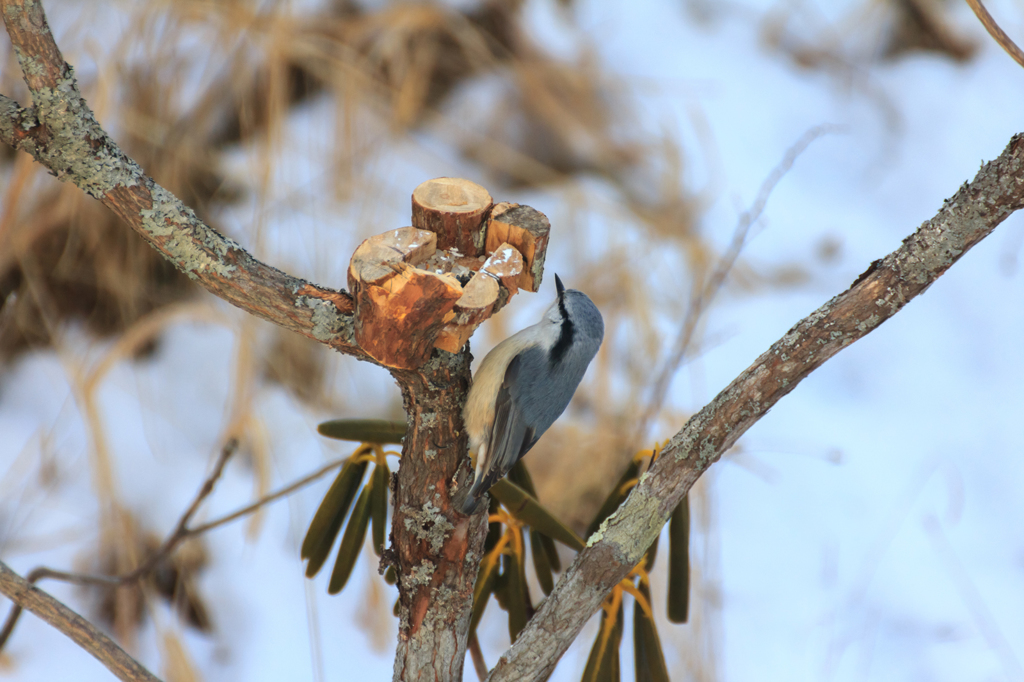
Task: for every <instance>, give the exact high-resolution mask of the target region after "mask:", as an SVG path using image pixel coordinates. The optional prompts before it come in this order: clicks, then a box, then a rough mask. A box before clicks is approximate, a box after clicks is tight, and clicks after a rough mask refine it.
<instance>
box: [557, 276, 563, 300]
mask: <svg viewBox="0 0 1024 682" xmlns="http://www.w3.org/2000/svg"><path fill="white" fill-rule="evenodd" d="M555 289H556V290H558V298H562V294H564V293H565V287H564V286H562V280H561V279H560V278H559V277H558V275H555Z"/></svg>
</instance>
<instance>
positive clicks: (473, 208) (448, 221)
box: [412, 178, 501, 256]
mask: <svg viewBox="0 0 1024 682" xmlns="http://www.w3.org/2000/svg"><path fill="white" fill-rule="evenodd" d="M493 204H494V201H493V200H492V199H491V195H490V193H489V192H488V191H487V190H486V189H484V188H483V187H481V186H480V185H478V184H476V183H475V182H470V181H469V180H463V179H462V178H434V179H433V180H427V181H426V182H424V183H422V184H421V185H420V186H419V187H417V188H416V189H415V190H414V191H413V193H412V224H413V226H414V227H416V228H419V229H421V230H427V231H429V232H433V233H434V234H436V235H437V248H439V249H444V250H449V249H452V248H456V249H458V250H459V253H461V254H462V255H464V256H479V255H481V254H483V252H484V230H485V228H486V219H487V214H488V212H489V211H490V210H491V206H492V205H493ZM497 243H498V244H500V243H501V242H497Z"/></svg>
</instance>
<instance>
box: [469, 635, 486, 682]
mask: <svg viewBox="0 0 1024 682" xmlns="http://www.w3.org/2000/svg"><path fill="white" fill-rule="evenodd" d="M469 657H470V658H471V659H473V667H474V668H476V676H477V677H479V678H480V682H484V680H486V679H487V672H488V671H487V663H485V662H484V652H483V651H481V650H480V640H479V639H477V638H476V633H475V632H471V633H469Z"/></svg>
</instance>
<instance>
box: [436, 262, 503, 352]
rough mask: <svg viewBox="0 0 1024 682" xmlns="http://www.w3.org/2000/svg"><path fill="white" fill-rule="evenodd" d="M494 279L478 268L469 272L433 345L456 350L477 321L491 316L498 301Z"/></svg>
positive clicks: (477, 323)
mask: <svg viewBox="0 0 1024 682" xmlns="http://www.w3.org/2000/svg"><path fill="white" fill-rule="evenodd" d="M498 290H499V287H498V280H496V279H494V278H493V277H491V276H490V275H487V274H485V273H484V272H483V270H481V271H480V272H478V273H476V274H475V275H473V279H471V280H469V284H467V285H466V288H465V289H463V293H462V297H461V298H460V299H459V300H458V301H456V302H455V307H454V308H453V309H452V313H451V315H450V317H451V321H449V322H447V324H445V326H444V328H443V329H442V330H441V333H440V334H439V335H438V337H437V343H436V344H435V345H436V347H437V348H440V349H441V350H446V351H448V352H449V353H458V352H459V349H460V348H462V346H463V345H465V343H466V341H468V340H469V337H470V336H472V334H473V332H474V331H475V330H476V328H477V327H479V326H480V323H481V322H483V321H484V320H486V319H487V318H488V317H490V316H491V313H492V312H493V311H494V306H495V304H497V302H498Z"/></svg>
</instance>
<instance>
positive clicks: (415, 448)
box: [386, 349, 487, 681]
mask: <svg viewBox="0 0 1024 682" xmlns="http://www.w3.org/2000/svg"><path fill="white" fill-rule="evenodd" d="M469 361H470V354H469V351H468V349H467V350H465V351H463V352H462V353H458V354H454V355H453V354H451V353H447V352H444V351H435V352H434V354H433V356H432V357H431V359H430V360H429V361H428V362H427V364H426V365H424V366H423V367H421V368H420V369H418V370H410V371H405V370H392V373H393V375H394V376H395V378H396V379H397V380H398V383H399V385H400V386H401V388H402V396H403V401H404V403H405V413H406V415H407V418H408V420H409V430H408V432H407V433H408V435H407V436H406V438H405V442H404V444H403V446H402V466H401V467H399V469H398V474H397V480H396V484H395V495H394V499H395V513H394V521H393V523H392V527H391V533H392V534H391V547H392V548H393V549H392V550H390V551H389V552H388V554H387V555H386V557H387V559H388V560H390V561H393V562H394V563H395V564H396V567H397V569H398V574H399V576H400V579H399V582H398V586H399V604H400V607H399V608H400V611H399V627H398V649H397V651H396V653H395V673H394V679H395V680H396V681H397V680H424V681H426V680H431V681H434V680H437V681H442V680H453V681H458V680H461V679H462V667H463V663H464V662H465V659H466V645H467V641H468V638H467V635H468V631H469V618H470V615H471V611H472V606H473V584H474V582H475V581H476V573H477V568H478V567H479V565H480V559H481V557H482V556H483V546H484V538H485V537H486V535H487V520H486V518H485V516H484V515H481V514H478V515H475V516H472V517H467V516H463V515H462V514H460V513H458V512H457V511H455V510H454V509H452V508H451V507H450V506H449V501H448V498H449V488H450V485H451V482H452V481H453V480H454V478H455V474H456V471H457V470H458V467H459V464H460V462H461V461H462V460H463V459H464V458H463V455H464V454H465V452H466V434H465V432H464V430H463V427H462V405H463V403H464V402H465V400H466V391H467V390H468V389H469V380H470V370H469Z"/></svg>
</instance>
